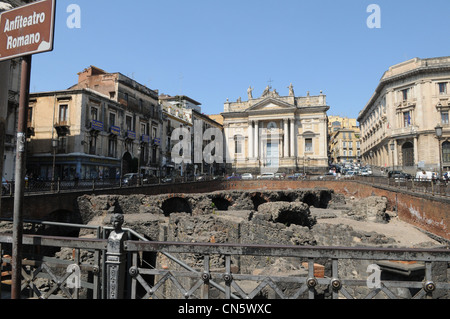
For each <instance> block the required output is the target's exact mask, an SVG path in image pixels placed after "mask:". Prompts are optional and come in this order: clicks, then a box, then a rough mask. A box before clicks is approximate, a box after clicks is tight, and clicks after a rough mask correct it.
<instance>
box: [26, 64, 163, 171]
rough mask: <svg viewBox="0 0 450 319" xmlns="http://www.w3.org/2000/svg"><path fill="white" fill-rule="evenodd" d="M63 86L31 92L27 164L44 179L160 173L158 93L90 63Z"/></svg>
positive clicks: (160, 115)
mask: <svg viewBox="0 0 450 319" xmlns="http://www.w3.org/2000/svg"><path fill="white" fill-rule="evenodd" d="M78 75H79V80H78V83H77V84H76V85H74V86H72V87H71V88H69V89H67V90H64V91H55V92H41V93H33V94H30V103H29V108H30V109H29V127H30V130H32V131H33V132H34V135H33V136H32V137H31V139H30V142H29V156H28V158H27V169H28V173H29V174H33V176H35V177H40V178H42V179H53V178H55V179H58V178H59V179H61V180H73V179H75V178H76V177H77V178H81V179H94V178H120V177H121V176H122V175H124V174H126V173H129V172H137V171H140V172H141V173H142V174H148V175H155V176H158V175H159V172H160V170H159V167H160V159H161V156H160V152H161V142H160V140H161V132H162V112H161V109H160V106H159V103H158V92H157V91H154V90H151V89H149V88H147V87H145V86H143V85H141V84H139V83H137V82H136V81H134V80H132V79H130V78H128V77H126V76H124V75H122V74H120V73H107V72H105V71H103V70H101V69H99V68H97V67H94V66H91V67H89V68H87V69H85V70H84V71H82V72H80V73H79V74H78Z"/></svg>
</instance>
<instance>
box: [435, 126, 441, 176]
mask: <svg viewBox="0 0 450 319" xmlns="http://www.w3.org/2000/svg"><path fill="white" fill-rule="evenodd" d="M434 130H435V132H436V137H437V139H438V143H439V179H441V176H442V152H441V137H442V126H441V125H439V124H438V125H436V127H435V128H434Z"/></svg>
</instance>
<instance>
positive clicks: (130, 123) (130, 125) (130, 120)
mask: <svg viewBox="0 0 450 319" xmlns="http://www.w3.org/2000/svg"><path fill="white" fill-rule="evenodd" d="M125 122H126V123H125V124H126V125H127V130H128V131H133V118H132V117H131V116H128V115H127V117H126V120H125Z"/></svg>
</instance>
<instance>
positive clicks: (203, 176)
mask: <svg viewBox="0 0 450 319" xmlns="http://www.w3.org/2000/svg"><path fill="white" fill-rule="evenodd" d="M195 180H196V181H198V182H201V181H205V180H206V175H197V177H195Z"/></svg>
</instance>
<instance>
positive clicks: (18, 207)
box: [11, 55, 31, 299]
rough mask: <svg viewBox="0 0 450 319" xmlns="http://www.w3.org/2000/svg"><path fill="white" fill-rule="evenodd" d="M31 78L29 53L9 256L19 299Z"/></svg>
mask: <svg viewBox="0 0 450 319" xmlns="http://www.w3.org/2000/svg"><path fill="white" fill-rule="evenodd" d="M30 78H31V55H27V56H25V57H23V60H22V74H21V79H20V99H19V119H18V127H17V151H16V171H15V188H14V217H13V244H12V256H11V268H12V269H11V270H12V274H11V281H12V286H11V299H20V292H21V284H22V236H23V200H24V192H25V172H26V157H27V153H26V145H27V129H28V127H27V118H28V103H29V93H30Z"/></svg>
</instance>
